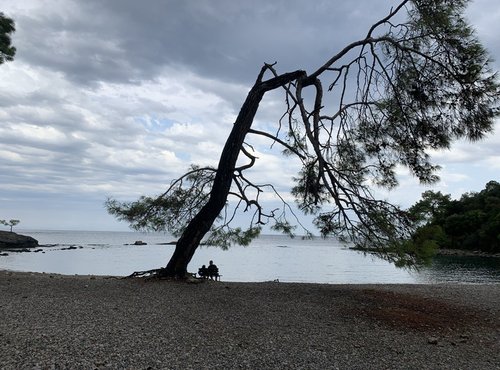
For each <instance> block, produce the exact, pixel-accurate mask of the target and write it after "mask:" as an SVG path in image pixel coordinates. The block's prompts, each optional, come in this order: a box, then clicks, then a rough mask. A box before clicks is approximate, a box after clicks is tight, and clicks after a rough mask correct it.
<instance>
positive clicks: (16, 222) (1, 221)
mask: <svg viewBox="0 0 500 370" xmlns="http://www.w3.org/2000/svg"><path fill="white" fill-rule="evenodd" d="M19 222H21V221H19V220H9V222H7V221H6V220H0V224H2V225H5V226H9V227H10V232H12V228H13V227H14V226H16V225H17V224H18V223H19Z"/></svg>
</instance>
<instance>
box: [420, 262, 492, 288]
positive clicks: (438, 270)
mask: <svg viewBox="0 0 500 370" xmlns="http://www.w3.org/2000/svg"><path fill="white" fill-rule="evenodd" d="M416 278H417V279H418V281H422V282H429V283H435V282H462V283H498V282H500V258H498V257H480V256H437V257H435V258H434V259H433V261H432V264H431V265H430V266H428V267H425V268H423V269H422V270H421V271H420V272H419V274H418V275H416Z"/></svg>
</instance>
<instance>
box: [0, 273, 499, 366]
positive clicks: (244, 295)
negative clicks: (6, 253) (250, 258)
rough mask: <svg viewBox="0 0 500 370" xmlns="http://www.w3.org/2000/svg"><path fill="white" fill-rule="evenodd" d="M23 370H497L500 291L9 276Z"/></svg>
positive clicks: (12, 330) (2, 289)
mask: <svg viewBox="0 0 500 370" xmlns="http://www.w3.org/2000/svg"><path fill="white" fill-rule="evenodd" d="M0 294H1V296H2V300H1V302H0V314H1V315H2V317H3V320H2V321H0V339H1V340H0V343H1V349H2V350H1V351H0V363H2V365H3V367H2V368H4V369H17V368H27V369H34V368H42V369H44V368H58V369H70V368H95V369H116V368H125V369H131V368H137V369H146V368H148V367H149V368H152V369H186V368H188V369H189V368H206V369H212V368H213V369H215V368H244V369H255V368H259V369H285V368H286V369H325V368H342V369H345V368H349V369H351V368H355V369H356V368H358V369H362V368H371V369H383V368H391V369H408V368H420V369H468V368H474V369H494V368H495V367H497V366H498V363H500V343H499V340H498V338H499V334H500V284H486V285H485V284H478V285H468V284H430V285H423V284H422V285H420V284H396V285H393V284H310V283H275V282H262V283H229V282H203V283H199V284H189V283H184V282H175V281H145V280H143V279H120V278H116V277H102V276H88V275H78V276H72V275H71V276H70V275H56V274H42V273H29V272H12V271H0Z"/></svg>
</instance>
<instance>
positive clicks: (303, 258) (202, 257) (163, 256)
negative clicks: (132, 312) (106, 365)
mask: <svg viewBox="0 0 500 370" xmlns="http://www.w3.org/2000/svg"><path fill="white" fill-rule="evenodd" d="M22 233H23V234H25V235H30V236H33V237H34V238H36V239H37V240H39V242H40V244H45V245H51V247H45V248H43V252H38V253H10V254H9V256H2V257H0V269H9V270H16V271H35V272H49V273H60V274H85V275H86V274H93V275H117V276H125V275H128V274H130V273H132V272H133V271H140V270H149V269H153V268H158V267H162V266H164V265H165V264H166V263H167V261H168V259H169V258H170V256H171V254H172V252H173V250H174V247H173V246H172V245H165V244H166V243H168V242H171V241H172V239H173V238H172V237H170V236H169V235H166V234H162V233H147V234H145V233H133V232H71V231H58V232H53V231H43V232H42V231H40V232H22ZM136 240H142V241H144V242H146V243H147V245H144V246H135V245H130V244H132V243H134V241H136ZM126 244H128V245H126ZM69 246H75V247H77V248H76V249H70V250H69V249H68V247H69ZM209 260H214V262H215V263H216V264H217V265H218V266H219V269H220V271H221V274H222V279H223V280H225V281H268V280H276V279H278V280H279V281H284V282H311V283H331V284H333V283H351V284H357V283H436V282H466V283H478V282H482V283H484V282H488V283H494V282H497V283H499V282H500V259H498V258H484V257H456V256H446V257H438V258H436V259H435V260H434V262H433V263H432V265H431V266H429V267H425V268H422V269H421V270H420V271H418V272H415V271H411V272H410V271H407V270H402V269H398V268H396V267H394V265H392V264H389V263H387V262H385V261H383V260H381V259H379V258H376V257H373V256H371V255H364V254H362V253H359V252H355V251H352V250H349V249H347V248H346V247H345V246H342V245H340V244H339V243H338V242H337V241H336V240H334V239H320V238H318V239H314V240H301V239H300V238H296V239H289V238H287V237H284V236H269V235H267V236H262V237H260V238H259V239H257V240H255V241H254V242H253V243H252V244H251V245H250V246H249V247H239V246H236V247H233V248H230V249H229V250H228V251H223V250H221V249H219V248H214V247H200V248H199V250H198V251H197V252H196V254H195V256H194V258H193V260H192V261H191V264H190V266H189V270H190V271H197V270H198V267H199V266H201V265H202V264H207V263H208V261H209Z"/></svg>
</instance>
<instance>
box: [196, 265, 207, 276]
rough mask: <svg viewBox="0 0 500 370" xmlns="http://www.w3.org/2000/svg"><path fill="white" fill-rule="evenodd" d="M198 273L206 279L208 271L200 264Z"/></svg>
mask: <svg viewBox="0 0 500 370" xmlns="http://www.w3.org/2000/svg"><path fill="white" fill-rule="evenodd" d="M198 275H200V277H201V278H203V279H206V278H207V277H208V271H207V267H206V266H205V265H203V266H201V267H200V268H199V269H198Z"/></svg>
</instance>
